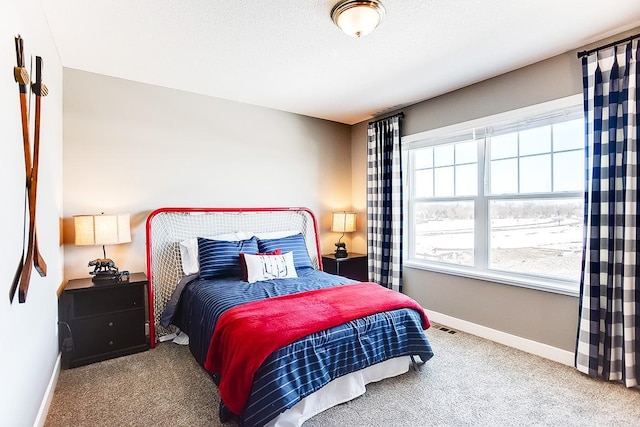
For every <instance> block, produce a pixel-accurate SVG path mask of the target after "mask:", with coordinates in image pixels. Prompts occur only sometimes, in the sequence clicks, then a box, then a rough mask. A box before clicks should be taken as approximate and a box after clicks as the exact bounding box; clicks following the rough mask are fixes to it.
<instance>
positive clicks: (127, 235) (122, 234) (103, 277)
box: [73, 214, 131, 283]
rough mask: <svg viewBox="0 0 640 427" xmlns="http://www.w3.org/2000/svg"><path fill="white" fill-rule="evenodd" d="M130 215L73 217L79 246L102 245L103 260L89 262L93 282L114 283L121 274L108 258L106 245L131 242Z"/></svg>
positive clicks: (76, 240) (76, 241)
mask: <svg viewBox="0 0 640 427" xmlns="http://www.w3.org/2000/svg"><path fill="white" fill-rule="evenodd" d="M129 221H130V220H129V214H120V215H104V214H101V215H76V216H74V217H73V223H74V228H75V232H76V237H75V244H76V245H77V246H86V245H102V258H97V259H94V260H93V261H90V262H89V265H88V266H89V267H93V271H92V272H90V273H89V274H91V275H92V276H93V279H92V280H93V282H94V283H96V282H114V281H117V280H119V279H120V275H121V273H119V272H118V267H116V265H115V263H114V262H113V261H112V260H110V259H109V258H107V252H106V250H105V248H104V247H105V245H118V244H121V243H128V242H130V241H131V228H130V225H129Z"/></svg>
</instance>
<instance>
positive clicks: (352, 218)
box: [331, 212, 356, 258]
mask: <svg viewBox="0 0 640 427" xmlns="http://www.w3.org/2000/svg"><path fill="white" fill-rule="evenodd" d="M331 231H335V232H338V233H342V236H340V238H339V239H338V243H336V253H335V257H336V258H346V257H347V255H348V254H347V245H346V244H345V243H343V242H341V241H340V240H342V238H343V237H344V233H351V232H354V231H356V213H355V212H334V213H333V221H332V222H331Z"/></svg>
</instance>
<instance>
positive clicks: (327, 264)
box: [322, 253, 369, 282]
mask: <svg viewBox="0 0 640 427" xmlns="http://www.w3.org/2000/svg"><path fill="white" fill-rule="evenodd" d="M322 267H323V270H324V271H326V272H327V273H331V274H337V275H338V276H344V277H348V278H349V279H353V280H358V281H360V282H368V281H369V273H368V268H369V267H368V265H367V256H366V255H364V254H356V253H350V254H349V256H347V257H346V258H336V257H335V255H334V254H327V255H322Z"/></svg>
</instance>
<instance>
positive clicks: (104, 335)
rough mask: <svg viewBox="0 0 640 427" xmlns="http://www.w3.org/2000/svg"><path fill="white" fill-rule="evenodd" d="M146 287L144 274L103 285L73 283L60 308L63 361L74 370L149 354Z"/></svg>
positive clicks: (71, 282) (76, 280)
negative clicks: (127, 355) (121, 357)
mask: <svg viewBox="0 0 640 427" xmlns="http://www.w3.org/2000/svg"><path fill="white" fill-rule="evenodd" d="M146 287H147V276H146V275H145V274H144V273H134V274H132V275H131V278H130V279H129V282H114V283H110V284H102V285H96V284H94V283H93V282H92V281H91V278H86V279H75V280H69V282H68V283H67V286H66V287H65V289H64V291H63V292H62V295H61V296H60V301H59V304H58V310H59V312H58V319H59V323H60V325H61V326H60V341H61V343H60V344H61V348H62V352H63V361H65V362H68V366H69V367H74V366H81V365H86V364H88V363H93V362H98V361H101V360H106V359H111V358H113V357H119V356H124V355H126V354H131V353H137V352H139V351H144V350H147V349H148V348H149V344H148V341H147V332H146V329H147V325H146V300H147V299H146Z"/></svg>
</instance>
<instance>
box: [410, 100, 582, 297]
mask: <svg viewBox="0 0 640 427" xmlns="http://www.w3.org/2000/svg"><path fill="white" fill-rule="evenodd" d="M582 101H583V99H582V95H581V94H579V95H573V96H569V97H566V98H561V99H557V100H554V101H550V102H545V103H542V104H537V105H534V106H530V107H525V108H520V109H517V110H512V111H509V112H505V113H501V114H496V115H493V116H488V117H483V118H480V119H475V120H471V121H467V122H464V123H459V124H455V125H451V126H446V127H443V128H438V129H433V130H429V131H425V132H420V133H417V134H413V135H407V136H404V137H402V139H401V142H402V150H403V153H402V159H403V174H404V176H403V185H404V189H403V190H404V192H405V193H404V194H405V196H404V197H403V200H404V207H403V208H404V217H405V218H407V219H408V221H406V222H405V224H406V225H405V227H404V241H405V248H406V249H405V250H404V251H403V254H404V259H403V262H404V265H405V266H406V267H411V268H417V269H423V270H428V271H434V272H439V273H446V274H452V275H456V276H462V277H468V278H473V279H481V280H486V281H490V282H496V283H501V284H506V285H513V286H520V287H525V288H530V289H536V290H542V291H548V292H553V293H559V294H563V295H570V296H578V295H579V283H578V281H571V280H563V279H555V278H551V277H540V276H534V275H528V274H524V273H508V272H501V271H497V270H490V269H488V268H486V269H485V268H478V267H473V266H463V265H457V264H448V263H442V262H434V261H428V260H424V259H418V258H416V257H415V255H414V252H415V239H414V235H415V233H414V230H413V229H412V228H413V224H414V221H413V218H414V205H415V203H416V201H414V200H413V197H412V193H411V189H412V186H413V185H414V184H413V183H412V182H411V180H412V176H413V173H412V172H413V165H412V164H410V159H409V155H408V154H409V151H410V150H413V149H417V148H423V147H428V146H435V145H441V144H446V143H448V142H458V141H464V140H469V139H478V133H486V134H489V133H490V132H491V128H492V127H494V126H496V127H498V126H503V125H504V124H508V123H516V122H518V121H520V120H522V119H523V118H526V117H538V118H539V117H544V116H545V115H548V114H550V113H551V112H553V114H554V115H557V114H558V113H560V114H562V112H563V111H564V112H566V113H567V114H572V115H575V114H576V111H577V110H578V109H581V106H582ZM484 144H485V143H484V139H483V138H480V139H478V158H477V161H478V163H477V167H478V171H482V173H479V175H478V176H479V177H480V176H481V177H482V179H481V180H479V182H478V195H477V196H471V197H460V198H459V199H460V200H465V199H471V200H474V199H475V200H477V201H478V203H477V208H476V211H475V214H476V218H475V221H476V222H477V221H483V222H484V224H487V225H486V226H485V227H480V228H479V229H478V228H477V227H476V233H475V234H474V241H475V244H474V248H475V249H476V250H474V254H475V256H476V257H478V256H479V257H481V258H479V259H478V260H477V262H476V265H477V264H481V265H485V266H486V265H487V258H488V251H487V250H485V251H481V252H478V251H477V249H478V248H479V247H481V246H482V245H485V247H486V244H485V243H484V242H487V241H488V236H487V233H488V232H489V226H488V221H489V218H488V215H489V213H488V206H489V203H488V201H489V200H491V199H500V200H508V199H509V198H510V197H509V196H508V195H500V196H499V197H497V196H491V195H487V194H485V191H484V189H485V188H487V185H486V184H487V183H486V180H487V179H488V174H487V173H486V167H485V153H486V151H485V150H484ZM481 187H482V188H481ZM567 196H570V197H580V198H582V197H583V196H584V193H583V192H574V193H566V192H565V193H563V194H562V196H561V197H567ZM528 197H530V198H532V199H540V198H544V199H549V198H553V197H554V196H553V195H552V194H550V193H544V195H543V196H542V197H541V195H539V194H531V195H529V194H518V195H514V196H513V199H514V200H521V199H523V198H528ZM432 200H433V201H437V200H438V199H432Z"/></svg>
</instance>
